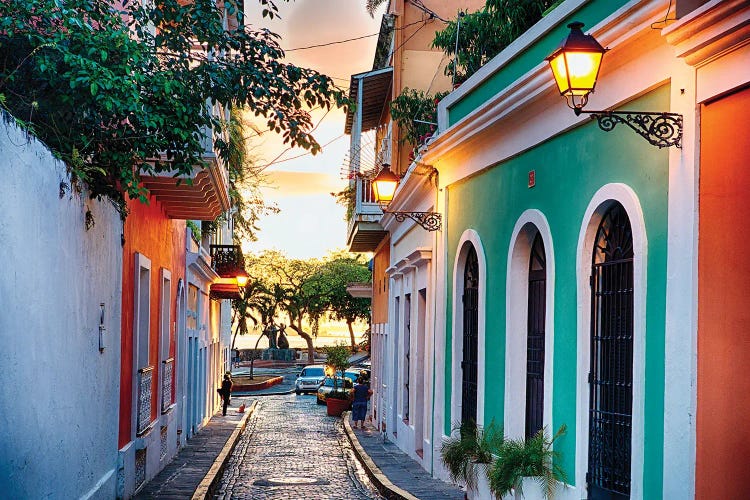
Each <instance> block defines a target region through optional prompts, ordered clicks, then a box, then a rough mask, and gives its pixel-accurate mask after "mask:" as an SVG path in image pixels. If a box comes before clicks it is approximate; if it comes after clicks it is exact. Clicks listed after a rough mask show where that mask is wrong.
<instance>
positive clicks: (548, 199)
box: [444, 86, 669, 498]
mask: <svg viewBox="0 0 750 500" xmlns="http://www.w3.org/2000/svg"><path fill="white" fill-rule="evenodd" d="M561 104H562V103H561ZM627 109H629V110H636V109H641V110H643V109H651V110H654V109H669V87H668V86H663V87H661V88H659V89H657V90H656V91H653V92H651V93H650V94H648V95H647V96H644V97H642V98H640V99H638V100H637V101H634V102H631V103H629V104H628V106H627ZM571 112H572V111H571ZM532 169H533V170H535V171H536V187H534V188H531V189H529V188H528V187H527V179H528V172H529V170H532ZM667 174H668V151H667V150H666V149H661V150H660V149H658V148H656V147H654V146H651V145H650V144H648V143H647V142H646V141H645V140H644V139H642V138H641V137H640V136H638V135H636V134H635V133H634V132H633V131H632V130H630V129H628V128H626V127H625V126H623V125H619V126H618V127H617V128H616V129H615V130H614V131H612V132H608V133H607V132H604V131H601V130H599V128H598V126H597V124H596V122H595V121H591V122H589V123H587V124H585V125H583V126H581V127H578V128H576V129H574V130H571V131H569V132H568V133H565V134H563V135H560V136H558V137H555V138H553V139H551V140H549V141H548V142H546V143H544V144H542V145H540V146H537V147H535V148H534V149H532V150H529V151H527V152H525V153H523V154H521V155H519V156H518V157H515V158H513V159H511V160H508V161H506V162H504V163H502V164H498V165H495V166H494V167H492V168H490V169H488V170H486V171H484V172H483V173H481V174H479V175H476V176H474V177H471V178H469V179H466V180H463V181H460V182H458V183H456V184H453V185H450V186H447V187H446V189H447V190H448V206H447V217H446V221H445V230H446V231H447V232H448V234H447V242H448V243H447V245H448V255H447V262H446V264H447V265H446V267H447V273H448V276H447V280H446V283H447V284H448V285H447V286H448V292H447V294H446V296H447V303H446V311H447V321H446V325H447V328H446V330H447V331H446V337H447V338H446V346H451V341H452V340H451V339H452V332H451V325H452V308H453V303H452V296H453V291H452V290H451V287H452V283H453V276H452V274H453V263H454V262H455V259H456V253H457V250H458V248H457V245H458V242H459V239H460V237H461V235H462V233H463V232H464V231H465V230H466V229H469V228H472V229H474V230H476V231H477V233H478V234H479V235H480V237H481V239H482V244H483V246H484V251H485V255H486V257H487V308H486V351H485V358H484V361H485V363H486V371H485V373H486V374H487V375H486V380H487V390H486V393H485V415H484V421H485V422H490V421H492V419H495V420H496V421H497V422H500V423H502V421H503V411H504V409H503V405H504V387H505V380H504V379H505V362H504V360H505V322H506V311H505V304H506V298H505V295H506V293H505V290H506V275H507V260H508V249H509V246H510V239H511V235H512V231H513V228H514V226H515V223H516V221H517V219H518V217H519V216H520V215H521V214H522V213H523V212H524V211H525V210H527V209H531V208H534V209H538V210H540V211H541V212H542V213H543V214H544V215H545V216H546V217H547V220H548V223H549V225H550V230H551V233H552V241H553V246H554V253H555V254H554V260H555V290H554V293H555V299H554V307H555V311H554V318H555V319H554V329H555V330H554V331H555V343H554V349H555V352H554V368H553V376H554V389H553V391H554V393H553V401H554V407H553V411H552V418H553V428H554V429H557V428H558V427H559V426H560V425H561V424H563V423H565V424H567V426H568V432H567V434H566V435H565V436H563V437H562V438H561V439H560V440H559V446H557V447H556V449H557V450H558V451H560V452H561V454H562V465H563V467H564V469H565V471H566V472H567V475H568V481H569V482H570V483H573V482H574V481H575V442H576V435H575V433H576V429H575V424H576V360H577V354H576V345H577V337H576V335H577V327H576V321H577V319H576V314H577V313H576V301H577V297H576V293H577V292H576V282H577V279H578V278H577V277H576V257H577V256H576V250H577V245H578V235H579V232H580V230H581V224H582V223H583V222H582V221H583V217H584V213H585V210H586V208H587V206H588V204H589V202H590V200H591V198H592V196H593V195H594V194H595V192H596V191H597V190H599V189H600V188H601V187H602V186H603V185H605V184H609V183H615V182H618V183H624V184H627V185H628V186H630V187H631V188H632V189H633V190H634V191H635V193H636V195H637V196H638V199H639V200H640V203H641V206H642V210H643V215H644V220H645V225H646V238H647V241H648V261H647V262H646V265H647V280H648V281H647V291H646V304H647V305H646V367H645V393H646V404H645V443H646V445H645V450H644V460H645V463H644V497H645V498H660V497H661V489H662V463H663V442H664V432H663V427H664V426H663V408H664V321H665V293H666V283H665V280H666V260H667V259H666V244H667V190H668V183H667V182H668V180H667ZM587 222H588V221H587ZM548 251H549V250H548ZM480 314H481V312H480ZM480 361H481V360H480ZM459 362H460V360H456V363H459ZM452 366H453V365H452V359H451V352H450V347H448V349H447V351H446V366H445V387H446V399H445V415H446V416H447V415H450V399H451V394H450V392H451V370H452ZM456 366H457V365H456ZM454 417H456V416H454ZM450 430H451V419H449V418H446V422H445V429H444V432H445V433H446V434H449V433H450Z"/></svg>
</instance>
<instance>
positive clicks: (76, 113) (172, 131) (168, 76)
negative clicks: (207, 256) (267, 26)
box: [0, 0, 346, 214]
mask: <svg viewBox="0 0 750 500" xmlns="http://www.w3.org/2000/svg"><path fill="white" fill-rule="evenodd" d="M259 2H260V3H261V4H262V6H263V15H264V16H271V17H273V16H274V15H275V13H276V6H275V5H274V3H273V0H259ZM239 5H241V3H240V4H239ZM237 6H238V4H237V3H235V2H233V1H232V0H229V1H226V2H217V1H216V0H191V1H190V2H185V1H182V0H159V1H158V2H140V1H133V0H124V1H123V4H122V7H121V8H119V10H116V9H115V7H113V6H112V5H111V4H110V2H108V1H105V0H66V1H65V2H60V1H58V0H6V1H3V2H1V3H0V14H1V15H0V107H2V109H3V110H5V111H6V112H8V113H10V114H11V115H12V116H13V117H15V119H16V121H17V123H18V124H19V125H20V126H22V127H24V128H25V129H26V130H28V131H29V132H30V133H31V134H33V135H34V136H36V137H37V138H38V139H39V140H41V141H42V142H44V143H45V144H46V145H47V147H48V148H50V149H51V150H52V152H53V153H54V154H55V155H56V156H57V157H59V158H61V159H62V160H63V161H65V163H66V164H67V166H68V168H69V170H70V172H71V175H72V178H73V179H74V180H75V181H78V182H81V183H83V184H84V185H85V186H86V187H87V188H88V191H89V194H90V196H91V197H97V198H100V197H102V196H105V197H109V198H110V199H112V200H113V201H114V202H115V203H116V205H117V206H118V207H119V208H120V209H121V210H122V211H123V214H124V210H125V208H124V207H125V196H129V197H130V198H140V199H141V200H142V201H147V197H146V196H147V191H146V190H145V188H144V187H143V186H142V185H141V183H140V176H141V175H143V174H148V175H155V174H161V175H175V176H179V175H186V174H192V173H193V169H194V167H195V166H199V167H202V166H205V162H204V160H203V156H204V155H205V153H206V149H207V144H206V135H208V136H209V138H210V139H212V140H213V146H214V147H215V148H216V149H217V150H218V152H219V154H220V155H221V157H222V158H223V159H224V160H225V161H227V160H228V155H229V151H228V140H227V127H228V123H227V120H226V117H225V114H224V113H225V112H226V111H227V110H229V109H231V108H232V107H239V108H243V109H247V110H249V111H251V112H252V113H254V114H255V115H256V116H260V117H262V118H263V119H264V120H265V122H266V125H267V127H268V129H269V130H271V131H274V132H275V133H279V134H282V135H283V137H284V141H285V142H286V143H288V144H289V145H290V146H296V147H301V148H304V149H307V150H310V151H311V152H312V153H316V152H318V151H319V150H320V145H319V144H318V143H317V142H316V141H315V139H314V137H313V136H312V135H311V130H312V120H311V117H310V113H309V110H310V109H312V108H315V107H323V108H330V107H331V106H338V105H343V104H345V103H346V100H345V97H344V93H343V92H342V91H341V90H339V89H337V88H336V87H335V86H334V84H333V81H332V80H331V79H329V78H328V77H326V76H323V75H321V74H319V73H317V72H315V71H313V70H310V69H305V68H300V67H297V66H294V65H292V64H288V63H283V62H281V59H282V58H283V57H284V53H283V51H282V49H281V48H280V46H279V43H278V40H279V39H278V36H277V35H275V34H273V33H271V32H269V31H267V30H259V29H254V28H252V27H250V26H245V25H244V24H243V15H242V12H241V11H240V10H238V8H237ZM227 24H228V26H229V27H228V28H226V26H227ZM211 135H212V137H210V136H211Z"/></svg>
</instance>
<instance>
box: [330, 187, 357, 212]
mask: <svg viewBox="0 0 750 500" xmlns="http://www.w3.org/2000/svg"><path fill="white" fill-rule="evenodd" d="M331 196H333V197H334V198H336V203H337V204H339V205H341V206H343V207H344V208H346V214H345V216H344V220H345V221H348V220H349V219H351V218H352V215H353V214H354V208H355V206H356V204H357V200H356V196H357V186H356V185H355V184H350V185H349V186H347V187H346V188H344V189H343V190H341V191H339V192H338V193H331Z"/></svg>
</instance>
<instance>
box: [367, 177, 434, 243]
mask: <svg viewBox="0 0 750 500" xmlns="http://www.w3.org/2000/svg"><path fill="white" fill-rule="evenodd" d="M400 180H401V179H399V178H398V176H396V174H394V173H393V172H391V166H390V165H388V164H387V163H384V164H383V169H382V170H381V171H380V172H379V173H378V175H376V176H375V178H374V179H373V180H372V190H373V192H374V194H375V201H376V202H377V203H380V206H381V207H383V212H384V213H388V214H392V215H393V217H394V218H395V219H396V221H398V222H403V221H405V220H406V218H407V217H408V218H409V219H411V220H413V221H414V222H416V223H417V224H419V225H420V226H422V227H423V228H424V229H426V230H427V231H439V230H440V228H441V227H442V216H441V215H440V214H439V213H437V212H390V211H388V210H386V209H385V207H387V206H388V204H389V203H390V202H391V201H393V195H394V194H395V192H396V188H397V187H398V183H399V181H400Z"/></svg>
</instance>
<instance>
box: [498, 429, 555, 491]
mask: <svg viewBox="0 0 750 500" xmlns="http://www.w3.org/2000/svg"><path fill="white" fill-rule="evenodd" d="M565 431H566V426H565V425H564V424H563V425H562V426H560V428H559V429H558V431H557V432H556V433H555V435H554V436H553V437H552V439H549V438H547V436H546V435H545V433H544V429H542V430H540V431H539V432H537V433H536V434H535V435H534V436H533V437H532V438H530V439H528V440H523V439H506V440H505V441H504V442H503V444H502V446H501V447H500V448H499V450H498V451H497V453H496V455H497V459H496V460H495V461H494V463H493V464H492V467H491V468H490V469H489V472H488V479H489V483H490V490H491V491H492V493H493V494H495V495H496V496H498V497H502V496H503V495H505V494H507V493H510V491H511V489H515V490H516V492H517V493H520V494H521V495H523V491H522V480H523V478H524V477H533V478H534V479H536V480H537V481H539V483H540V484H541V486H542V488H543V489H544V493H545V496H546V497H547V498H551V497H552V496H553V495H554V492H555V487H556V485H557V481H558V480H559V481H563V482H564V481H566V477H565V471H563V470H562V468H561V467H560V466H559V465H558V462H559V453H558V452H556V451H554V449H553V445H554V443H555V440H556V439H557V438H559V437H560V436H561V435H563V434H564V433H565Z"/></svg>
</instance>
